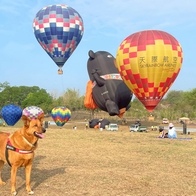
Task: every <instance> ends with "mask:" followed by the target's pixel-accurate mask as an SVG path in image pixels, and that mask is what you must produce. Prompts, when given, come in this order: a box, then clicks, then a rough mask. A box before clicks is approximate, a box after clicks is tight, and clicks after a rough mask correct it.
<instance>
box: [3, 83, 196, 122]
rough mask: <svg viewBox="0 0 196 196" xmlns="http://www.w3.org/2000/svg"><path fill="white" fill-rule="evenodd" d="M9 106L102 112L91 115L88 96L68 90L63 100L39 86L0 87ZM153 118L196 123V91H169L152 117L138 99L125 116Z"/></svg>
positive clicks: (4, 85) (47, 110) (133, 102)
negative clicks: (87, 106)
mask: <svg viewBox="0 0 196 196" xmlns="http://www.w3.org/2000/svg"><path fill="white" fill-rule="evenodd" d="M8 104H15V105H18V106H20V107H21V108H25V107H27V106H30V105H35V106H39V107H41V108H42V109H43V110H44V112H45V113H50V112H51V110H52V109H53V108H54V107H55V106H66V107H68V108H69V109H70V110H71V111H79V110H86V111H89V112H99V111H100V110H99V109H97V110H95V111H91V110H89V109H87V108H85V106H84V95H82V96H81V95H80V91H79V90H75V89H66V91H65V92H63V93H62V95H61V96H59V97H56V96H54V95H52V93H48V92H47V91H46V90H45V89H42V88H40V87H38V86H32V87H28V86H19V87H17V86H10V84H9V83H8V82H4V83H0V110H1V109H2V107H3V106H5V105H8ZM149 115H153V116H155V118H157V119H162V118H168V119H170V120H177V119H178V118H180V117H189V118H190V119H195V118H196V88H195V89H192V90H190V91H175V90H172V91H169V92H168V93H167V94H166V96H165V97H164V98H163V99H162V100H161V102H160V103H159V104H158V106H157V107H156V108H155V110H154V111H153V112H152V113H151V114H149V113H148V111H147V110H146V109H145V107H144V106H143V105H142V104H141V102H140V101H139V100H138V99H137V98H134V99H133V100H132V101H131V108H130V109H129V110H128V111H127V112H126V113H125V115H124V117H125V118H126V117H130V118H139V119H142V118H146V117H148V116H149Z"/></svg>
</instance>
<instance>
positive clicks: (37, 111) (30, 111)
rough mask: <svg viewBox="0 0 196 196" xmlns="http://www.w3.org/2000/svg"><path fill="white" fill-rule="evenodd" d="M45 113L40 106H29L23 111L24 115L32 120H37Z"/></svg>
mask: <svg viewBox="0 0 196 196" xmlns="http://www.w3.org/2000/svg"><path fill="white" fill-rule="evenodd" d="M43 113H44V111H43V110H42V109H41V108H40V107H38V106H28V107H26V108H24V109H23V111H22V114H23V115H25V116H27V117H28V118H29V119H30V120H32V119H37V118H38V117H39V116H40V115H41V114H43Z"/></svg>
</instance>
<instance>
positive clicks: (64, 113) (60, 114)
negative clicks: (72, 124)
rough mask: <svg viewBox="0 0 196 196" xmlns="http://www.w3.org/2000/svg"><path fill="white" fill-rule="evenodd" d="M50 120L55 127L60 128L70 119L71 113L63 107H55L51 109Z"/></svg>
mask: <svg viewBox="0 0 196 196" xmlns="http://www.w3.org/2000/svg"><path fill="white" fill-rule="evenodd" d="M51 115H52V118H53V120H54V122H55V123H56V125H57V126H60V127H62V126H63V125H64V124H65V123H66V122H67V121H69V119H70V117H71V111H70V110H69V109H68V108H67V107H65V106H57V107H55V108H53V109H52V112H51Z"/></svg>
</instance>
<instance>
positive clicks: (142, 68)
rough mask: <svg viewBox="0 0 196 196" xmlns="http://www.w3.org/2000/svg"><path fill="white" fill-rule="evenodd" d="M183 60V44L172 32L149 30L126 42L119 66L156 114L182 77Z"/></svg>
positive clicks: (127, 39)
mask: <svg viewBox="0 0 196 196" xmlns="http://www.w3.org/2000/svg"><path fill="white" fill-rule="evenodd" d="M182 61H183V52H182V47H181V45H180V43H179V42H178V41H177V40H176V39H175V38H174V37H173V36H172V35H170V34H169V33H167V32H164V31H159V30H146V31H140V32H137V33H134V34H132V35H130V36H128V37H127V38H126V39H124V40H123V41H122V43H121V44H120V46H119V47H118V50H117V54H116V66H117V68H118V70H119V73H120V75H121V76H122V79H123V81H124V82H125V84H126V85H127V86H128V87H129V89H130V90H131V91H132V92H133V93H134V94H135V96H136V97H137V98H138V99H139V100H140V101H141V102H142V103H143V105H144V106H145V107H146V109H147V110H148V111H149V112H152V111H153V110H154V109H155V107H156V106H157V104H158V103H159V102H160V101H161V99H162V98H163V96H164V95H165V93H166V92H167V91H168V90H169V88H170V87H171V85H172V84H173V82H174V81H175V79H176V77H177V76H178V74H179V72H180V70H181V66H182Z"/></svg>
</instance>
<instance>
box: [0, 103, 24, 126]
mask: <svg viewBox="0 0 196 196" xmlns="http://www.w3.org/2000/svg"><path fill="white" fill-rule="evenodd" d="M1 115H2V117H3V119H4V120H5V122H6V123H7V125H9V126H14V125H15V124H16V123H17V122H18V121H19V120H20V118H21V116H22V109H21V108H20V107H19V106H16V105H14V104H10V105H6V106H4V107H3V108H2V110H1Z"/></svg>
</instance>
